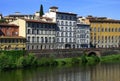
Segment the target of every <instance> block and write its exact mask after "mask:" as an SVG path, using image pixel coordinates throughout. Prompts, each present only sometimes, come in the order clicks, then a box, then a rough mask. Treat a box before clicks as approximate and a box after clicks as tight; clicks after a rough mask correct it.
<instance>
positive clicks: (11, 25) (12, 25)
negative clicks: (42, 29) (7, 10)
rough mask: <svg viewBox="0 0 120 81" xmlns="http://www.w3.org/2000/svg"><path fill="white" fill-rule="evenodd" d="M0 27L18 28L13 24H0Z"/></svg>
mask: <svg viewBox="0 0 120 81" xmlns="http://www.w3.org/2000/svg"><path fill="white" fill-rule="evenodd" d="M0 26H3V27H5V26H10V27H19V26H17V25H15V24H8V23H0Z"/></svg>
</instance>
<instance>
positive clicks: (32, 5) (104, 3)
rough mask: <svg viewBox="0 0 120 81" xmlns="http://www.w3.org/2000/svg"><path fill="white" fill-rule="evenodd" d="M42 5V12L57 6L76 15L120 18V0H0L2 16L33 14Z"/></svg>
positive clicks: (60, 9) (62, 10)
mask: <svg viewBox="0 0 120 81" xmlns="http://www.w3.org/2000/svg"><path fill="white" fill-rule="evenodd" d="M41 4H42V5H43V8H44V13H45V12H48V10H49V7H51V6H57V7H59V11H61V12H72V13H76V14H78V16H88V15H93V16H98V17H108V18H113V19H118V20H120V0H0V13H2V14H3V16H7V15H9V14H13V13H14V12H21V13H22V14H34V13H35V12H36V11H39V9H40V5H41Z"/></svg>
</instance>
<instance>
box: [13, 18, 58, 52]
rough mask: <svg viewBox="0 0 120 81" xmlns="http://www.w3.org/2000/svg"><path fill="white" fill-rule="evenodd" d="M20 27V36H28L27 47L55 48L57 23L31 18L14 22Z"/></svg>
mask: <svg viewBox="0 0 120 81" xmlns="http://www.w3.org/2000/svg"><path fill="white" fill-rule="evenodd" d="M12 23H14V24H16V25H18V26H19V27H20V30H21V31H20V36H23V37H25V38H27V47H26V48H27V49H28V50H35V49H55V48H56V43H55V36H56V28H57V26H56V23H53V22H45V21H38V20H30V19H18V20H16V21H14V22H12Z"/></svg>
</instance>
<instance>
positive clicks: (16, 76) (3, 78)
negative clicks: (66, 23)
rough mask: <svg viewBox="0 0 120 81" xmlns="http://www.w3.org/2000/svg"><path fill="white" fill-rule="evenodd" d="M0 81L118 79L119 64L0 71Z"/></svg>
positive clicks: (106, 80)
mask: <svg viewBox="0 0 120 81" xmlns="http://www.w3.org/2000/svg"><path fill="white" fill-rule="evenodd" d="M0 81H120V64H101V65H97V66H92V67H81V66H73V67H63V68H32V69H24V70H12V71H5V72H0Z"/></svg>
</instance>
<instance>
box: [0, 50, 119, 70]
mask: <svg viewBox="0 0 120 81" xmlns="http://www.w3.org/2000/svg"><path fill="white" fill-rule="evenodd" d="M109 62H120V54H115V55H109V56H103V57H101V58H99V57H97V56H91V57H88V56H86V55H85V54H83V55H82V56H81V57H74V58H60V59H56V58H55V57H54V56H52V55H51V57H49V58H45V57H43V58H41V59H38V58H37V57H35V55H34V54H31V53H30V54H28V55H25V52H24V51H3V52H0V69H1V70H7V69H18V68H27V67H44V66H45V67H49V66H64V65H67V66H69V65H71V66H72V65H75V64H77V65H94V64H98V63H109Z"/></svg>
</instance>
